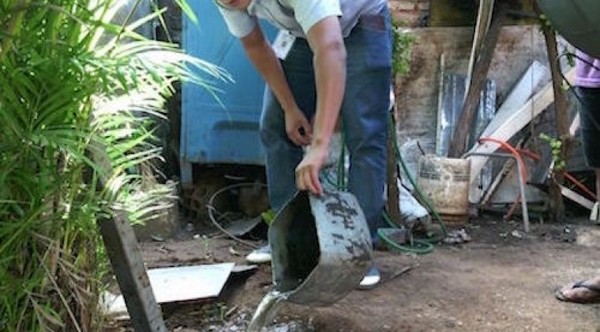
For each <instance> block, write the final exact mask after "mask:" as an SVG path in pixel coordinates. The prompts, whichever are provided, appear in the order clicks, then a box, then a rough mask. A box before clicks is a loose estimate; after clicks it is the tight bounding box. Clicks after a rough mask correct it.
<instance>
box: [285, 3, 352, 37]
mask: <svg viewBox="0 0 600 332" xmlns="http://www.w3.org/2000/svg"><path fill="white" fill-rule="evenodd" d="M282 2H285V3H287V4H288V5H289V6H290V7H291V8H293V9H294V16H295V17H296V20H297V21H298V23H299V24H300V26H301V27H302V30H303V31H304V34H307V33H308V30H310V28H312V27H313V26H314V25H315V24H317V23H318V22H319V21H321V20H322V19H324V18H326V17H329V16H338V17H339V16H342V10H341V8H340V1H339V0H282Z"/></svg>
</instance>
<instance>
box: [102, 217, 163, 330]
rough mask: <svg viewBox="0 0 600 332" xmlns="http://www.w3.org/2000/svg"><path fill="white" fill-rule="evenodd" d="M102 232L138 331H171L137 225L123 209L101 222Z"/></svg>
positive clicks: (114, 270) (132, 321)
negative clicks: (156, 294)
mask: <svg viewBox="0 0 600 332" xmlns="http://www.w3.org/2000/svg"><path fill="white" fill-rule="evenodd" d="M99 224H100V233H101V234H102V239H103V240H104V245H105V246H106V251H107V253H108V257H109V258H110V262H111V265H112V268H113V272H114V273H115V275H116V277H117V281H118V283H119V288H120V289H121V293H122V294H123V298H124V299H125V304H126V305H127V311H128V312H129V316H130V317H131V323H132V325H133V328H134V329H135V331H137V332H167V328H166V326H165V323H164V321H163V318H162V313H161V310H160V307H159V305H158V303H156V299H155V298H154V293H152V288H151V287H150V280H149V279H148V274H147V273H146V268H145V267H144V261H143V259H142V255H141V253H140V249H139V247H138V243H137V240H136V238H135V234H134V232H133V227H131V224H130V223H129V220H128V219H127V216H126V215H125V213H124V212H123V211H113V217H112V219H104V220H100V221H99Z"/></svg>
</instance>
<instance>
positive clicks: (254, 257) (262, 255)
mask: <svg viewBox="0 0 600 332" xmlns="http://www.w3.org/2000/svg"><path fill="white" fill-rule="evenodd" d="M246 261H247V262H248V263H252V264H262V263H268V262H270V261H271V246H270V245H268V244H267V245H265V246H263V247H260V248H258V249H255V250H253V251H252V252H251V253H249V254H248V256H246Z"/></svg>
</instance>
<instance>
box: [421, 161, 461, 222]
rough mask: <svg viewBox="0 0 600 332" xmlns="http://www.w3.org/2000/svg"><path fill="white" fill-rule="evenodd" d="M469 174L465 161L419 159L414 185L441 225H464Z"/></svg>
mask: <svg viewBox="0 0 600 332" xmlns="http://www.w3.org/2000/svg"><path fill="white" fill-rule="evenodd" d="M470 171H471V161H470V160H467V159H456V158H446V157H439V156H436V155H432V154H428V155H425V156H421V157H420V158H419V172H418V178H417V184H418V186H419V188H420V190H421V192H422V193H423V195H425V196H427V197H428V198H429V200H430V202H431V204H432V205H433V207H434V208H435V209H436V210H437V212H438V213H439V214H440V215H441V216H442V219H444V221H445V222H450V223H458V224H464V223H465V222H466V221H467V219H468V214H469V176H470Z"/></svg>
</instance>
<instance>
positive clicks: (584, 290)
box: [554, 279, 600, 303]
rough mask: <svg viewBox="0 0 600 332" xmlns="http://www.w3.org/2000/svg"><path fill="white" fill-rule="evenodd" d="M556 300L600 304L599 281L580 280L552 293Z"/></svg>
mask: <svg viewBox="0 0 600 332" xmlns="http://www.w3.org/2000/svg"><path fill="white" fill-rule="evenodd" d="M554 295H555V296H556V298H557V299H559V300H561V301H565V302H573V303H600V279H594V280H582V281H578V282H576V283H572V284H569V285H567V286H564V287H562V288H560V289H557V290H556V292H554Z"/></svg>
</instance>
